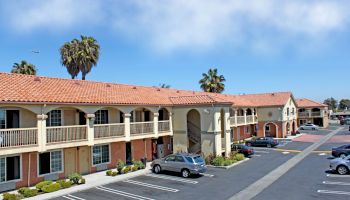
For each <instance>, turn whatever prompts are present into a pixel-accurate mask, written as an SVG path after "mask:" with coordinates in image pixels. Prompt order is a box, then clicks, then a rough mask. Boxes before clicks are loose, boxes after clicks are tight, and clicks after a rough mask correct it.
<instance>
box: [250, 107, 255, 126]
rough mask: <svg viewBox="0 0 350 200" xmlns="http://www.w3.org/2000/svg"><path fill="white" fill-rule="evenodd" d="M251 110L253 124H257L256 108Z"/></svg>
mask: <svg viewBox="0 0 350 200" xmlns="http://www.w3.org/2000/svg"><path fill="white" fill-rule="evenodd" d="M251 110H252V117H253V124H255V110H254V108H252V109H251Z"/></svg>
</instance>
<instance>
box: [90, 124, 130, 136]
mask: <svg viewBox="0 0 350 200" xmlns="http://www.w3.org/2000/svg"><path fill="white" fill-rule="evenodd" d="M124 129H125V124H124V123H118V124H95V125H94V138H108V137H123V136H124Z"/></svg>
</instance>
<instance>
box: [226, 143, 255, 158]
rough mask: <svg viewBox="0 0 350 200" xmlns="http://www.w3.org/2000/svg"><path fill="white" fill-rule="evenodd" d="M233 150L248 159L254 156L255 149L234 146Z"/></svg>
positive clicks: (241, 145) (245, 146)
mask: <svg viewBox="0 0 350 200" xmlns="http://www.w3.org/2000/svg"><path fill="white" fill-rule="evenodd" d="M231 150H232V151H238V153H242V154H244V156H245V157H248V156H251V155H253V154H254V149H253V148H251V147H248V146H247V145H244V144H232V145H231Z"/></svg>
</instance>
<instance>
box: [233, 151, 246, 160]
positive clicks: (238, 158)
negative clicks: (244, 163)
mask: <svg viewBox="0 0 350 200" xmlns="http://www.w3.org/2000/svg"><path fill="white" fill-rule="evenodd" d="M244 158H245V157H244V155H243V154H241V153H237V154H236V155H235V158H234V159H235V160H237V161H241V160H244Z"/></svg>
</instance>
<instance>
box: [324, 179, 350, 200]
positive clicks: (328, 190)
mask: <svg viewBox="0 0 350 200" xmlns="http://www.w3.org/2000/svg"><path fill="white" fill-rule="evenodd" d="M318 185H319V187H318V189H317V193H318V196H320V198H323V199H325V198H327V199H350V187H349V186H350V175H337V174H327V175H326V176H325V177H324V180H323V181H322V182H321V183H319V184H318Z"/></svg>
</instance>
